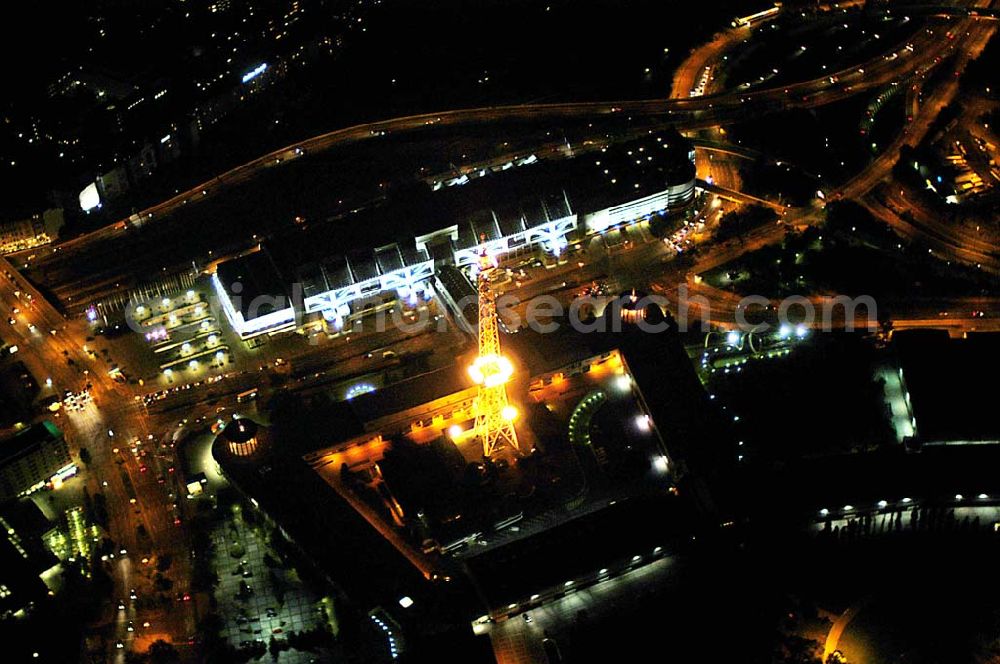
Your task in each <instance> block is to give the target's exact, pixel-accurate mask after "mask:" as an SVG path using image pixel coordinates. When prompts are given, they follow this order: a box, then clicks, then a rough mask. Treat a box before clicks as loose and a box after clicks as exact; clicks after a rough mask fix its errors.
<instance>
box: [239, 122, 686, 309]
mask: <svg viewBox="0 0 1000 664" xmlns="http://www.w3.org/2000/svg"><path fill="white" fill-rule="evenodd" d="M690 149H691V145H690V143H689V142H688V141H687V140H686V139H684V138H683V137H682V136H680V134H678V133H677V132H663V133H661V134H659V135H656V136H649V137H647V138H644V139H642V140H637V141H632V142H629V143H623V144H618V145H612V146H609V147H607V148H605V149H603V150H597V151H592V152H588V153H585V154H582V155H581V156H578V157H573V158H569V159H559V160H541V161H538V162H535V163H533V164H530V165H523V166H512V167H510V168H507V169H505V170H494V171H489V172H487V173H485V174H483V175H482V176H480V177H476V178H473V179H471V180H470V181H469V182H468V183H466V184H464V185H454V186H448V187H443V188H441V189H440V190H438V191H432V189H431V187H430V186H428V185H427V184H426V183H423V182H413V183H410V184H403V185H397V186H395V187H394V188H392V189H391V190H390V191H389V192H388V193H387V194H386V198H385V199H384V200H383V201H381V202H380V203H377V204H374V205H372V206H370V207H366V208H363V209H361V210H357V211H354V212H352V213H350V214H348V215H345V216H342V217H338V218H333V219H328V220H317V221H308V222H306V223H305V224H303V225H302V226H300V227H298V228H296V229H295V230H293V231H289V232H286V233H283V234H281V235H278V236H275V237H273V238H271V239H269V240H267V241H266V242H265V243H264V246H263V249H264V250H263V251H262V252H259V253H261V254H262V256H257V254H251V255H249V256H245V257H242V258H238V259H235V260H233V261H229V262H227V263H223V264H221V265H220V266H219V278H220V279H222V280H223V283H224V284H225V285H226V287H227V288H229V283H230V282H232V281H240V282H241V283H243V284H244V289H243V293H244V294H247V293H252V295H250V296H249V297H247V296H246V295H244V300H245V301H247V302H248V301H249V300H252V298H253V295H260V294H263V295H283V294H284V295H287V291H288V288H289V284H291V283H293V282H298V283H301V284H302V285H303V290H304V293H305V296H306V297H309V296H310V295H313V294H317V293H322V292H326V291H329V290H332V289H334V288H340V287H345V286H348V285H351V284H354V283H358V282H361V281H365V280H366V279H370V278H373V277H376V276H378V275H380V274H385V273H387V272H391V271H393V270H396V269H399V268H400V267H403V266H410V265H415V264H418V263H422V262H424V261H427V260H430V259H431V257H430V256H429V255H428V254H427V253H426V252H425V251H423V250H418V249H417V247H416V244H415V238H417V237H420V236H422V235H425V234H428V233H433V232H436V231H439V230H442V229H447V228H449V227H451V226H457V236H458V239H457V240H456V241H454V242H451V246H450V249H451V250H452V251H455V250H459V249H467V248H470V247H473V246H476V245H477V244H479V242H480V238H481V237H485V238H486V239H487V240H492V239H498V238H501V237H506V236H509V235H513V234H515V233H519V232H522V231H524V230H526V229H528V228H533V227H535V226H539V225H541V224H544V223H547V222H549V221H554V220H557V219H562V218H566V217H569V216H572V215H573V214H578V215H581V214H587V213H591V212H596V211H599V210H602V209H604V208H606V207H613V206H616V205H621V204H624V203H628V202H630V201H633V200H637V199H640V198H644V197H646V196H650V195H652V194H655V193H658V192H661V191H663V190H664V189H665V188H666V187H667V186H668V184H680V183H684V182H688V181H692V180H693V179H694V177H695V173H694V165H693V164H692V163H691V161H690V159H689V158H688V151H689V150H690ZM230 263H234V264H235V265H230ZM245 306H247V305H246V304H245V305H244V307H245ZM246 313H247V312H245V311H244V317H246ZM264 313H266V312H264ZM258 315H260V314H258Z"/></svg>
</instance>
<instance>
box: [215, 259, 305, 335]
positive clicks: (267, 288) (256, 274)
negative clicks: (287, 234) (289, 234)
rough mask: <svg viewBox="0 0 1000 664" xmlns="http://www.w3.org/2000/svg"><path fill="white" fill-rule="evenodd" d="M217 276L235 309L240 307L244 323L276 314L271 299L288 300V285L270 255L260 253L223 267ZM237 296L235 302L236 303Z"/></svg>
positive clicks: (221, 264) (227, 262)
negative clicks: (280, 298)
mask: <svg viewBox="0 0 1000 664" xmlns="http://www.w3.org/2000/svg"><path fill="white" fill-rule="evenodd" d="M217 273H218V277H219V281H221V282H222V285H223V287H224V288H225V289H226V292H227V293H229V296H230V299H232V300H233V305H234V306H236V305H237V304H238V305H239V306H238V309H239V311H240V313H242V314H243V319H244V320H251V319H253V318H259V317H261V316H265V315H267V314H269V313H272V312H274V311H277V310H278V309H276V308H275V306H274V301H273V299H272V298H276V297H282V298H288V297H289V294H288V289H287V287H286V281H285V280H283V279H282V277H281V274H280V273H279V272H278V270H277V268H276V267H275V265H274V262H273V261H272V260H271V257H270V255H269V254H268V253H267V251H257V252H254V253H252V254H248V255H246V256H240V257H239V258H234V259H233V260H230V261H226V262H224V263H220V264H219V266H218V268H217ZM237 284H239V285H238V286H237ZM234 296H236V299H233V298H234ZM285 301H286V302H287V300H285ZM281 308H282V309H283V308H284V307H281Z"/></svg>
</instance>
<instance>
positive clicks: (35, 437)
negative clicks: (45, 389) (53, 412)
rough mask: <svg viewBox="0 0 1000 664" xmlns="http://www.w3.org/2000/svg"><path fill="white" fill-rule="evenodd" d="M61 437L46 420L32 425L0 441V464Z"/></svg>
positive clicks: (57, 430) (57, 429)
mask: <svg viewBox="0 0 1000 664" xmlns="http://www.w3.org/2000/svg"><path fill="white" fill-rule="evenodd" d="M61 437H62V431H60V430H59V428H58V427H57V426H56V425H55V424H53V423H52V422H50V421H48V420H45V421H44V422H40V423H38V424H32V425H31V426H29V427H28V428H27V429H25V430H24V431H22V432H20V433H18V434H15V435H14V436H11V437H10V438H7V439H5V440H2V441H0V463H5V462H6V461H8V460H9V459H13V458H15V457H17V456H20V455H21V454H24V453H25V452H27V451H28V450H30V449H31V448H33V447H34V446H36V445H39V444H41V443H43V442H45V441H48V440H54V439H56V438H61Z"/></svg>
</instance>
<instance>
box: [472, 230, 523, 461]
mask: <svg viewBox="0 0 1000 664" xmlns="http://www.w3.org/2000/svg"><path fill="white" fill-rule="evenodd" d="M494 270H496V263H495V262H494V260H493V259H492V258H490V257H489V256H488V255H487V254H486V250H485V249H484V250H483V253H482V255H481V256H480V259H479V274H478V276H477V279H478V289H479V356H478V357H477V358H476V360H475V362H473V363H472V366H470V367H469V374H470V375H471V376H472V379H473V380H474V381H476V383H478V384H479V396H478V399H477V401H476V435H477V436H479V439H480V440H481V441H482V443H483V456H485V457H490V456H492V455H493V454H494V453H495V452H496V451H497V450H499V449H500V448H501V447H503V446H504V445H509V446H510V447H511V448H512V449H513V450H514V451H515V452H519V451H520V450H519V448H518V445H517V432H516V431H514V420H515V419H516V417H517V409H516V408H514V407H513V406H511V405H510V404H509V403H508V402H507V381H508V380H510V377H511V375H512V374H513V373H514V367H513V365H512V364H511V362H510V360H509V359H507V358H506V357H504V356H503V355H501V354H500V331H499V329H498V328H497V306H496V298H495V297H494V295H493V289H492V287H491V285H490V277H491V276H492V275H493V272H494Z"/></svg>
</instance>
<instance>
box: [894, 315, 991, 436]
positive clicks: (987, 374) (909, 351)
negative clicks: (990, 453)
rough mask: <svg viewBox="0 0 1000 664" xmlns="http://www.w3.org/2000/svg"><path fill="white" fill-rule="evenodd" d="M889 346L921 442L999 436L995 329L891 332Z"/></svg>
mask: <svg viewBox="0 0 1000 664" xmlns="http://www.w3.org/2000/svg"><path fill="white" fill-rule="evenodd" d="M892 345H893V348H894V349H895V351H896V354H897V357H898V358H899V364H900V367H901V368H902V369H903V380H904V381H905V382H906V387H907V389H908V391H909V393H910V401H911V403H912V405H913V415H914V417H915V418H916V420H917V436H918V438H919V440H920V441H922V442H924V443H933V442H947V441H982V440H1000V422H998V420H997V418H996V414H995V413H994V409H995V408H996V394H995V390H991V389H989V388H987V387H986V382H985V381H986V380H988V379H989V378H991V377H993V376H995V375H997V373H998V370H1000V334H986V333H974V334H970V335H969V336H968V338H966V339H951V338H949V336H948V333H947V332H945V331H939V330H907V331H901V332H896V333H894V334H893V337H892Z"/></svg>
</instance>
